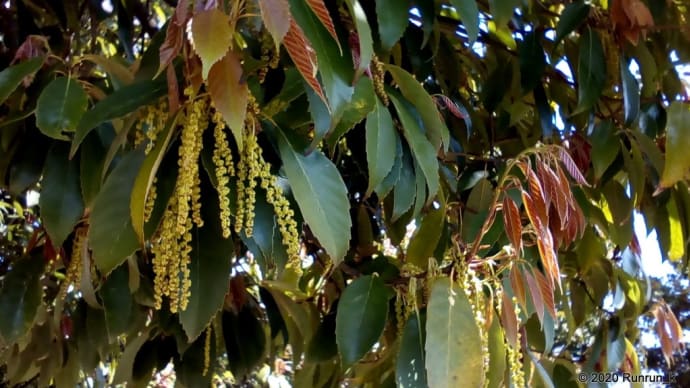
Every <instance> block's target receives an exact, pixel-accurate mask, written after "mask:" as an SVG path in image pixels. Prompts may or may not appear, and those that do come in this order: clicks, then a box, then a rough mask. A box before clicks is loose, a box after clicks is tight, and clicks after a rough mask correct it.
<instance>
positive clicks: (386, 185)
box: [374, 136, 403, 198]
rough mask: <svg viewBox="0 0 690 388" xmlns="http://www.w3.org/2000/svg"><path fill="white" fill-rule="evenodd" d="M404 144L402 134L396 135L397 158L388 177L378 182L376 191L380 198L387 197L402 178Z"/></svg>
mask: <svg viewBox="0 0 690 388" xmlns="http://www.w3.org/2000/svg"><path fill="white" fill-rule="evenodd" d="M402 156H403V145H402V140H400V136H396V137H395V160H394V161H393V167H392V168H391V171H390V172H389V173H388V175H386V177H385V178H384V179H383V181H381V183H380V184H378V185H377V186H376V187H375V188H374V191H375V192H376V194H377V195H378V196H379V198H385V197H386V196H387V195H388V193H390V191H391V190H393V188H394V187H395V185H396V184H397V183H398V180H399V179H400V174H401V171H402V168H403V160H402Z"/></svg>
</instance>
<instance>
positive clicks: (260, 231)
mask: <svg viewBox="0 0 690 388" xmlns="http://www.w3.org/2000/svg"><path fill="white" fill-rule="evenodd" d="M279 229H280V226H279V225H278V222H277V218H276V215H275V210H274V209H273V206H271V205H269V204H268V202H266V196H265V194H264V193H263V192H257V193H256V204H254V233H253V234H252V237H251V238H248V237H247V236H246V235H245V234H244V232H243V233H241V234H240V237H241V238H242V240H243V241H244V242H245V244H247V246H248V247H249V248H250V250H251V251H252V253H253V254H254V257H256V259H257V261H258V262H259V264H260V265H261V266H262V271H263V274H264V276H266V275H269V274H273V273H275V274H276V275H279V274H280V273H282V272H283V269H284V268H285V264H286V263H287V261H288V256H287V251H286V248H285V246H284V245H283V241H282V237H281V235H280V230H279ZM253 245H254V246H253Z"/></svg>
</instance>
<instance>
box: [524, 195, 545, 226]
mask: <svg viewBox="0 0 690 388" xmlns="http://www.w3.org/2000/svg"><path fill="white" fill-rule="evenodd" d="M521 194H522V204H523V205H525V211H527V218H529V221H530V222H531V223H532V225H534V228H535V229H536V230H537V231H539V230H540V229H544V228H545V226H544V223H543V221H542V219H541V218H539V214H538V211H537V208H536V205H535V204H534V200H533V199H532V196H531V195H530V194H529V193H528V192H526V191H525V190H522V193H521Z"/></svg>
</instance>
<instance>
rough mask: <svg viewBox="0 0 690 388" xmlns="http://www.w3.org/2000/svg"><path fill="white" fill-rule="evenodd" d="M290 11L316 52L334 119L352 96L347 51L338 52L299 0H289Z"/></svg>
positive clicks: (334, 119)
mask: <svg viewBox="0 0 690 388" xmlns="http://www.w3.org/2000/svg"><path fill="white" fill-rule="evenodd" d="M290 11H292V16H293V17H294V18H295V21H296V22H297V24H299V26H300V27H302V30H304V34H305V35H306V36H307V38H308V39H309V41H310V42H311V44H312V47H313V48H314V51H315V52H316V57H317V58H318V61H319V73H320V74H321V81H322V82H323V89H324V92H325V93H326V98H327V99H328V104H329V106H330V107H331V112H332V116H333V121H334V123H337V122H338V121H339V120H340V117H341V116H342V114H343V112H344V111H345V109H346V107H347V105H348V104H349V103H350V101H351V99H352V93H353V91H354V89H353V87H352V78H353V74H354V72H353V66H352V62H350V61H349V55H348V56H345V55H341V53H340V49H339V48H338V45H337V44H336V42H335V41H334V40H333V38H332V37H331V36H330V34H329V33H328V31H327V30H326V28H325V27H324V26H323V24H321V22H320V21H319V19H318V18H317V17H316V15H314V13H313V12H312V11H311V9H309V7H308V6H307V4H306V2H305V1H303V0H290Z"/></svg>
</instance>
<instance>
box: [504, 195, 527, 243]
mask: <svg viewBox="0 0 690 388" xmlns="http://www.w3.org/2000/svg"><path fill="white" fill-rule="evenodd" d="M503 224H504V225H505V228H506V234H507V235H508V239H509V240H510V243H511V244H513V248H515V252H516V253H517V254H520V251H521V250H522V221H521V220H520V210H519V209H518V206H517V204H516V203H515V201H513V199H512V198H510V197H509V196H508V195H507V194H506V195H504V196H503Z"/></svg>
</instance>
